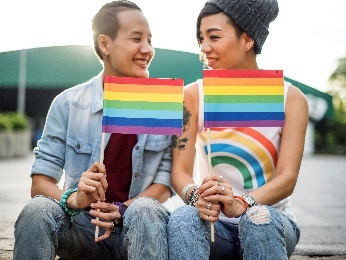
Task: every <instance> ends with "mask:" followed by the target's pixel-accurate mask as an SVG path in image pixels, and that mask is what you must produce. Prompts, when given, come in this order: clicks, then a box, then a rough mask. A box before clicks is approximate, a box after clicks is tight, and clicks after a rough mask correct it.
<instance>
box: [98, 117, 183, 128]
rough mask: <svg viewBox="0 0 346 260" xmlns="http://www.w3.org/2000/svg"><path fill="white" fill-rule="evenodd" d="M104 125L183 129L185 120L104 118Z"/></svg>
mask: <svg viewBox="0 0 346 260" xmlns="http://www.w3.org/2000/svg"><path fill="white" fill-rule="evenodd" d="M102 125H118V126H147V127H177V128H179V127H180V128H182V126H183V119H155V118H124V117H108V116H104V117H103V121H102Z"/></svg>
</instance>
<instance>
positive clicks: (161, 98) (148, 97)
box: [104, 91, 183, 103]
mask: <svg viewBox="0 0 346 260" xmlns="http://www.w3.org/2000/svg"><path fill="white" fill-rule="evenodd" d="M104 99H108V100H120V101H147V102H179V103H183V95H181V94H158V93H129V92H111V91H105V92H104Z"/></svg>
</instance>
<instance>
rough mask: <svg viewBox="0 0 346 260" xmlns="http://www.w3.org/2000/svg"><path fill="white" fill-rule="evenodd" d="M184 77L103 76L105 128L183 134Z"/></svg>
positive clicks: (124, 131)
mask: <svg viewBox="0 0 346 260" xmlns="http://www.w3.org/2000/svg"><path fill="white" fill-rule="evenodd" d="M183 86H184V81H183V80H182V79H169V78H162V79H161V78H131V77H113V76H105V77H104V100H103V120H102V131H103V132H106V133H123V134H159V135H181V134H182V126H183Z"/></svg>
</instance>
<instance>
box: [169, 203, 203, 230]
mask: <svg viewBox="0 0 346 260" xmlns="http://www.w3.org/2000/svg"><path fill="white" fill-rule="evenodd" d="M200 221H202V219H201V218H200V216H199V213H198V210H197V209H196V208H195V207H192V206H181V207H179V208H177V209H175V210H174V211H173V212H172V213H171V215H170V218H169V226H174V227H177V226H183V225H187V226H190V225H191V224H192V223H198V222H200Z"/></svg>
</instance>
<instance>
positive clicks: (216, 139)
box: [194, 80, 295, 223]
mask: <svg viewBox="0 0 346 260" xmlns="http://www.w3.org/2000/svg"><path fill="white" fill-rule="evenodd" d="M197 83H198V89H199V115H200V116H199V117H198V129H199V131H198V134H197V140H196V164H195V166H196V168H195V173H194V174H195V176H194V178H195V182H196V183H197V184H200V183H201V182H202V180H203V178H204V177H205V176H207V175H208V174H209V171H208V156H207V149H208V138H207V131H206V129H204V122H203V121H204V116H203V115H204V93H203V80H198V81H197ZM289 86H290V83H288V82H285V83H284V103H286V97H287V92H288V89H289ZM281 132H282V128H281V127H239V128H211V129H210V148H211V164H212V173H213V174H218V175H222V176H223V178H225V179H227V180H228V181H229V182H230V183H231V185H232V189H233V193H234V195H243V194H246V193H249V192H251V191H252V190H255V189H257V188H258V187H261V186H262V185H264V184H265V183H267V182H268V181H270V180H271V179H272V178H273V177H274V176H275V172H276V164H277V161H278V151H279V145H280V139H281ZM289 205H290V198H289V197H288V198H286V199H284V200H282V201H280V202H279V203H277V204H275V205H272V206H273V207H275V208H277V209H279V210H280V211H282V213H283V214H285V215H287V216H288V217H290V218H291V219H292V220H294V221H295V217H294V216H293V214H292V213H291V212H289V209H288V207H289ZM220 220H222V221H227V222H231V223H238V222H239V219H238V218H227V217H226V216H224V215H223V214H222V213H221V215H220Z"/></svg>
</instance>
